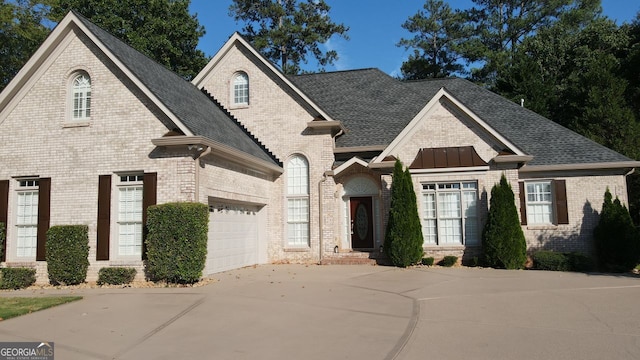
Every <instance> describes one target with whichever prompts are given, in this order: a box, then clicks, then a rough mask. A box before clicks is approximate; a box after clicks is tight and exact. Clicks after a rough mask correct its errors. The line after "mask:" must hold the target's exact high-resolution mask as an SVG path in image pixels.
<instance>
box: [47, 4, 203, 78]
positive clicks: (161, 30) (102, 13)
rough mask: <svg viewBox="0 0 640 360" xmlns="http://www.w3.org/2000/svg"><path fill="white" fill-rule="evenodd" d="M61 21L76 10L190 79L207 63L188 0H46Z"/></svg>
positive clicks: (53, 17)
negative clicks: (68, 13) (199, 42)
mask: <svg viewBox="0 0 640 360" xmlns="http://www.w3.org/2000/svg"><path fill="white" fill-rule="evenodd" d="M49 1H50V3H51V12H50V14H49V15H50V17H51V19H52V20H54V21H56V22H57V21H60V20H61V19H62V18H63V17H64V16H65V15H66V14H67V12H69V11H70V10H75V11H77V12H79V13H80V14H82V15H83V16H85V17H86V18H88V19H89V20H91V21H92V22H93V23H95V24H96V25H98V26H100V27H101V28H103V29H105V30H106V31H108V32H110V33H111V34H112V35H114V36H116V37H117V38H119V39H121V40H123V41H124V42H126V43H127V44H129V45H131V46H132V47H134V48H135V49H136V50H138V51H140V52H142V53H144V54H146V55H147V56H149V57H151V58H152V59H154V60H156V61H157V62H158V63H160V64H162V65H164V66H166V67H167V68H169V69H171V70H173V71H174V72H176V73H177V74H179V75H180V76H182V77H184V78H186V79H191V78H192V77H194V76H195V75H196V74H197V73H198V72H199V71H200V70H202V68H203V67H204V66H205V65H206V64H207V61H208V59H207V57H206V56H205V55H204V53H203V52H202V51H201V50H198V49H197V48H196V47H197V45H198V41H199V39H200V37H202V35H204V32H205V31H204V27H202V25H200V23H199V22H198V19H197V16H196V15H191V14H190V13H189V3H190V1H189V0H152V1H149V0H125V1H121V0H104V1H92V0H49Z"/></svg>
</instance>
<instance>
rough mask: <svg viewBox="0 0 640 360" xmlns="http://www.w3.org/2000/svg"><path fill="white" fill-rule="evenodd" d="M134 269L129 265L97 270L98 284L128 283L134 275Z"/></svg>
mask: <svg viewBox="0 0 640 360" xmlns="http://www.w3.org/2000/svg"><path fill="white" fill-rule="evenodd" d="M136 273H137V271H136V269H134V268H130V267H105V268H102V269H100V270H99V271H98V282H97V283H98V285H105V284H106V285H124V284H130V283H131V282H132V281H133V279H134V278H135V277H136Z"/></svg>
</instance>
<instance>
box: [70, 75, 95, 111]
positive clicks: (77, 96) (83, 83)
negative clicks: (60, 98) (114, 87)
mask: <svg viewBox="0 0 640 360" xmlns="http://www.w3.org/2000/svg"><path fill="white" fill-rule="evenodd" d="M90 117H91V78H90V77H89V75H87V74H86V73H84V72H82V73H79V74H77V75H76V76H75V77H74V78H73V81H72V83H71V120H73V121H87V120H89V118H90Z"/></svg>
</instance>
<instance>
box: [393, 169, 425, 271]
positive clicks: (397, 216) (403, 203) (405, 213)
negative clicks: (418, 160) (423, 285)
mask: <svg viewBox="0 0 640 360" xmlns="http://www.w3.org/2000/svg"><path fill="white" fill-rule="evenodd" d="M402 168H403V166H402V163H401V162H400V160H396V164H395V167H394V169H393V183H392V184H391V207H390V208H389V221H388V222H387V233H386V236H385V239H384V251H385V253H386V254H387V256H389V258H390V259H391V262H392V263H393V264H394V265H395V266H399V267H407V266H409V265H412V264H416V263H418V262H419V261H421V260H422V255H423V254H424V251H423V249H422V243H423V238H422V226H421V225H420V216H419V215H418V204H417V201H416V193H415V190H414V189H413V181H412V180H411V174H410V173H409V169H406V170H404V171H403V169H402Z"/></svg>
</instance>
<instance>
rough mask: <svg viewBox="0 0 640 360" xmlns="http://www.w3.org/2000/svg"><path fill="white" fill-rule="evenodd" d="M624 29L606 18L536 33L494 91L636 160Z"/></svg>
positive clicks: (637, 130) (638, 130)
mask: <svg viewBox="0 0 640 360" xmlns="http://www.w3.org/2000/svg"><path fill="white" fill-rule="evenodd" d="M628 43H629V36H628V34H627V33H626V31H625V29H621V28H618V27H617V26H616V24H615V23H614V22H613V21H611V20H609V19H606V18H599V19H596V20H593V21H591V22H589V23H588V24H587V25H585V26H584V27H580V28H575V27H574V28H571V27H568V26H566V25H565V24H562V23H558V24H556V25H554V26H552V27H550V28H548V29H543V30H540V32H539V33H538V35H536V36H535V37H532V38H530V39H527V40H526V41H525V42H524V43H523V44H522V46H521V48H520V49H519V50H518V51H517V52H516V54H515V57H514V64H513V66H512V67H511V68H510V69H509V70H506V71H504V72H503V73H502V75H501V76H500V79H499V81H498V82H497V86H496V91H497V92H499V93H501V94H502V95H504V96H506V97H509V98H512V99H514V100H516V101H518V100H519V99H520V98H522V99H525V100H526V102H525V104H526V106H527V107H528V108H530V109H532V110H534V111H536V112H538V113H540V114H542V115H544V116H546V117H548V118H550V119H553V120H555V121H556V122H558V123H560V124H561V125H563V126H566V127H568V128H570V129H572V130H574V131H576V132H578V133H580V134H582V135H584V136H586V137H588V138H591V139H592V140H594V141H596V142H598V143H600V144H603V145H605V146H607V147H609V148H612V149H614V150H616V151H618V152H620V153H622V154H624V155H627V156H629V157H631V158H638V156H639V155H640V150H639V149H638V147H637V143H638V141H639V140H640V126H639V124H638V123H637V121H636V118H635V116H634V113H633V109H632V107H631V106H630V104H629V101H628V100H627V97H626V96H625V94H627V92H628V90H627V84H628V82H627V80H626V79H624V78H623V77H622V76H621V74H622V71H623V68H622V63H621V58H620V54H622V53H623V52H624V51H625V49H626V48H627V46H628Z"/></svg>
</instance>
